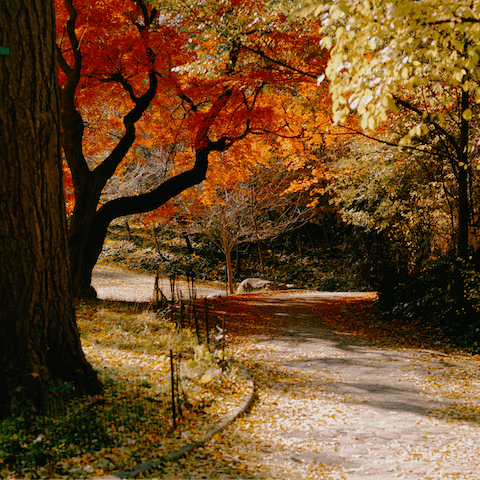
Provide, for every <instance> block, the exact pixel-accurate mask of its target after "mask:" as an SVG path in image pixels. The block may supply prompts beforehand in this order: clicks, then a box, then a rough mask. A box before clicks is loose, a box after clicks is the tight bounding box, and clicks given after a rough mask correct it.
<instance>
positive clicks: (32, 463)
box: [0, 302, 238, 478]
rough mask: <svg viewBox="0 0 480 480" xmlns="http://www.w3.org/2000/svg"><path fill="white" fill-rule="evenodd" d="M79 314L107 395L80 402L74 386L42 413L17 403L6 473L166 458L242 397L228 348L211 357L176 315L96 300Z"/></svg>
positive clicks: (0, 464)
mask: <svg viewBox="0 0 480 480" xmlns="http://www.w3.org/2000/svg"><path fill="white" fill-rule="evenodd" d="M77 318H78V325H79V330H80V333H81V340H82V348H83V350H84V352H85V355H86V357H87V360H88V361H89V362H90V363H91V364H92V366H93V367H94V368H95V370H96V371H97V373H98V375H99V377H100V379H101V381H102V383H103V385H104V388H103V392H102V394H101V395H97V396H94V397H83V398H77V399H75V398H72V397H73V396H72V395H69V390H71V389H72V387H73V385H71V384H65V385H63V386H61V387H60V388H56V389H52V390H51V391H50V392H49V395H48V396H47V398H48V401H46V402H45V405H44V410H43V411H42V412H35V411H33V410H32V408H31V406H30V405H27V404H25V405H17V406H16V407H15V409H14V410H13V411H12V412H11V415H10V416H9V417H8V418H6V419H4V420H3V421H2V422H1V423H0V478H83V477H86V476H95V475H103V474H108V473H109V472H111V471H115V470H121V469H122V468H125V467H126V466H128V465H130V466H132V465H134V464H135V463H138V462H142V461H147V460H151V459H153V458H158V457H159V456H161V455H162V453H167V452H168V451H169V448H170V447H169V446H171V444H172V442H173V443H175V441H177V442H180V443H185V440H188V439H189V438H190V437H192V436H193V437H194V436H195V434H196V433H197V432H200V431H202V428H203V430H204V428H205V425H204V424H205V423H207V424H208V426H211V424H212V423H215V421H217V416H218V412H217V402H216V399H218V398H219V396H220V394H221V395H222V396H223V397H225V396H226V395H229V394H232V395H234V394H235V393H236V389H237V387H238V385H237V384H236V374H237V373H236V370H235V368H234V367H232V368H229V369H226V368H225V367H226V361H225V358H224V357H227V354H228V351H225V352H222V355H220V354H218V353H217V355H216V356H215V355H214V351H213V347H211V348H210V349H211V350H212V353H210V350H208V348H207V347H206V346H205V345H203V346H201V345H198V340H197V338H196V336H195V335H193V333H192V331H191V330H190V329H189V328H187V327H186V326H184V328H181V329H180V328H179V327H178V325H177V324H176V323H175V322H172V321H171V318H169V316H168V314H165V313H162V314H159V313H156V312H153V311H151V310H145V309H144V308H140V307H139V306H135V305H128V304H122V303H112V302H110V303H107V302H96V303H90V304H85V303H83V304H81V305H79V306H78V308H77ZM218 357H221V358H222V361H221V362H220V361H219V360H218ZM172 363H174V365H175V372H174V379H175V381H174V394H175V403H176V405H175V409H176V413H175V418H173V414H172V382H171V378H172V371H171V364H172ZM220 364H221V365H220ZM152 446H155V448H153V449H152ZM172 448H173V447H172Z"/></svg>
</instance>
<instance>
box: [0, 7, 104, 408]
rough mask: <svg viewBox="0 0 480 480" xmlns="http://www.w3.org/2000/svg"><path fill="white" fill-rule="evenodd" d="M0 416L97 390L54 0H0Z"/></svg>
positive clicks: (98, 385)
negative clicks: (69, 204)
mask: <svg viewBox="0 0 480 480" xmlns="http://www.w3.org/2000/svg"><path fill="white" fill-rule="evenodd" d="M0 32H2V33H1V35H2V36H1V41H2V46H5V47H8V48H9V55H3V54H2V55H0V173H1V177H2V180H1V182H0V205H1V212H2V214H1V215H0V232H1V240H0V291H1V295H0V415H6V414H7V413H8V412H9V410H10V408H11V406H12V404H14V403H18V402H26V404H27V405H28V404H31V405H32V407H35V408H37V409H38V408H40V407H41V406H42V401H43V398H44V397H45V395H47V394H48V389H49V388H50V387H55V386H58V385H59V384H63V383H64V382H73V384H74V386H75V390H76V391H77V392H78V393H92V394H93V393H97V392H99V391H100V389H101V385H100V383H99V381H98V379H97V376H96V374H95V372H94V370H93V369H92V368H91V366H90V365H89V363H88V362H87V361H86V359H85V357H84V354H83V352H82V349H81V345H80V339H79V333H78V330H77V326H76V322H75V308H74V304H73V297H72V289H71V281H70V270H69V260H68V249H67V238H66V221H65V205H64V197H63V188H62V163H61V151H60V110H59V108H60V99H59V90H58V83H57V69H56V46H55V15H54V5H53V0H28V1H26V0H1V1H0Z"/></svg>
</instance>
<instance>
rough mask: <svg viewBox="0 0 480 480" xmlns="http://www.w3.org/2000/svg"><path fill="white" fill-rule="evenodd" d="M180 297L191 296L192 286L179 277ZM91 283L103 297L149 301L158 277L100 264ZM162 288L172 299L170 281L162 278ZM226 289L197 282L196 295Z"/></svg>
mask: <svg viewBox="0 0 480 480" xmlns="http://www.w3.org/2000/svg"><path fill="white" fill-rule="evenodd" d="M175 284H176V293H175V295H176V296H177V297H178V296H179V295H181V296H182V297H183V298H189V288H188V284H187V282H185V281H182V280H177V281H176V282H175ZM92 285H93V286H94V288H95V290H96V291H97V295H98V298H101V299H102V300H121V301H126V302H150V301H151V300H152V298H153V294H154V293H153V292H154V286H155V277H154V276H152V275H147V274H141V273H135V272H131V271H128V270H122V269H119V268H117V267H111V266H109V265H97V266H95V268H94V270H93V278H92ZM159 287H160V290H161V291H162V292H163V294H164V295H165V296H167V298H168V299H170V298H171V287H170V281H169V279H167V278H162V279H160V285H159ZM224 292H225V290H224V289H223V288H222V286H221V285H219V284H213V283H212V284H207V283H200V282H196V283H195V294H196V296H197V297H198V298H200V297H207V296H209V295H220V294H222V293H224Z"/></svg>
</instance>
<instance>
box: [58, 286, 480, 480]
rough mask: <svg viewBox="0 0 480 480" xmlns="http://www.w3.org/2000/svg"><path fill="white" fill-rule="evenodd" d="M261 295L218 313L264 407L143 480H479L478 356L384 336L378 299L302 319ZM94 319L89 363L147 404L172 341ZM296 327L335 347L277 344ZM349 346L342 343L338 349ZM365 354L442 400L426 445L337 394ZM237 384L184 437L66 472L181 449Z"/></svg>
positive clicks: (210, 398)
mask: <svg viewBox="0 0 480 480" xmlns="http://www.w3.org/2000/svg"><path fill="white" fill-rule="evenodd" d="M255 297H257V298H261V297H262V295H255V296H253V295H249V296H244V297H233V298H232V297H230V298H219V299H216V301H215V308H216V310H217V312H218V313H219V315H222V314H223V313H224V312H226V313H227V315H228V325H227V333H228V343H229V346H230V347H231V348H232V350H233V352H234V357H235V358H236V360H237V361H238V362H240V363H241V364H243V365H245V366H246V367H247V368H248V370H249V372H250V374H251V375H252V377H253V378H254V381H255V383H256V385H257V388H258V400H257V402H256V403H255V404H254V406H253V408H252V409H251V411H250V412H249V413H248V415H246V416H244V417H242V418H240V419H238V420H237V421H236V422H234V423H233V424H231V425H230V426H229V427H227V428H226V429H225V430H224V431H222V432H221V433H218V434H216V435H215V436H214V437H213V438H212V439H211V440H210V441H209V442H208V443H206V444H205V445H204V446H203V447H200V448H198V449H196V450H195V451H193V452H192V453H190V454H188V455H187V456H186V457H185V458H183V459H180V460H179V461H177V462H171V463H167V464H166V465H165V466H164V467H163V468H162V469H159V470H151V471H146V472H144V473H142V474H140V475H138V477H140V478H141V477H148V478H169V479H170V478H198V479H202V478H205V479H207V478H224V479H240V478H244V479H254V478H258V479H271V478H282V479H306V478H318V479H321V478H324V479H329V480H330V479H337V478H338V479H349V478H358V476H362V475H364V476H365V477H368V476H373V477H374V475H372V472H373V473H375V472H377V473H378V472H382V473H381V474H380V476H377V478H382V479H387V478H388V479H390V478H392V479H393V478H405V479H407V478H408V479H415V480H417V479H422V480H423V479H449V478H462V479H466V480H467V479H474V478H477V477H478V473H477V472H478V471H479V470H480V446H479V445H478V442H477V441H476V439H477V438H478V434H479V433H480V432H479V418H480V417H479V415H478V412H479V402H478V385H479V382H480V377H479V375H478V371H479V370H478V367H479V364H480V359H479V357H478V356H474V355H468V354H465V353H464V352H461V351H455V350H454V349H450V348H447V347H448V346H444V345H441V346H439V345H436V344H434V345H430V344H428V342H425V341H421V342H420V341H417V340H415V339H414V338H413V337H412V336H403V335H398V334H397V333H395V332H393V331H388V330H385V329H382V328H381V326H380V327H379V325H378V322H376V321H372V318H371V317H372V314H371V312H370V310H369V305H370V304H371V302H372V299H373V296H371V297H368V296H366V295H359V296H358V297H355V296H349V297H348V298H347V299H342V298H340V297H339V298H337V299H332V298H329V299H328V300H326V301H318V302H311V304H310V309H309V314H308V315H305V314H304V313H301V312H300V311H298V312H297V313H298V314H299V315H298V317H296V316H295V315H291V314H292V313H295V312H292V311H290V314H288V313H285V312H281V311H280V312H278V311H276V310H275V308H274V307H277V306H278V304H277V303H270V302H269V298H270V297H269V296H264V297H265V298H266V299H265V298H264V299H262V300H263V303H262V302H260V303H258V302H256V301H255V300H254V298H255ZM98 313H99V315H98V319H97V320H96V321H94V322H92V321H91V318H90V319H88V318H85V319H83V320H81V321H80V324H81V325H82V322H86V323H84V324H83V326H81V328H83V329H86V330H84V331H83V334H82V335H83V346H84V349H85V350H86V352H87V356H88V358H89V361H91V362H92V363H93V364H94V365H95V366H96V367H97V368H103V370H104V373H102V376H103V378H106V377H107V376H110V378H113V381H114V382H123V381H125V382H127V383H128V384H129V385H131V383H132V381H133V382H137V383H138V382H140V384H142V385H144V387H142V388H146V389H147V390H148V393H149V395H155V393H156V392H155V388H157V387H155V385H159V384H160V383H161V382H159V381H158V380H159V378H162V375H163V378H164V377H165V374H166V372H167V370H168V366H167V363H168V362H167V361H166V360H167V359H166V357H165V354H163V356H162V354H161V355H157V354H156V353H155V352H156V351H165V348H166V345H165V344H163V350H162V342H168V341H169V339H168V335H166V336H165V337H163V338H162V337H161V335H158V336H156V335H152V330H151V329H153V328H154V325H152V326H149V327H147V328H146V327H145V319H143V320H141V321H139V322H138V323H135V322H133V327H131V328H123V327H122V321H120V322H116V324H115V325H116V326H115V329H108V328H105V325H104V324H103V323H102V321H101V320H99V319H101V318H102V316H105V317H107V318H108V312H103V313H102V312H98ZM279 313H280V314H279ZM86 316H87V317H89V315H86ZM299 318H301V321H300V322H299ZM105 321H106V320H105ZM110 323H113V322H110ZM127 323H128V322H127ZM146 323H147V324H148V321H147V322H146ZM152 323H153V324H154V322H152ZM299 323H300V325H301V327H302V328H307V330H308V328H309V327H312V326H313V327H315V326H318V325H319V324H320V325H321V326H323V327H326V328H327V329H328V330H329V331H330V332H332V333H333V334H334V335H335V339H336V340H335V342H336V343H335V342H330V343H329V342H327V343H326V344H325V346H324V347H322V348H321V349H318V348H316V349H311V348H309V343H308V341H307V340H306V339H305V338H304V337H302V336H301V335H299V336H298V338H297V339H296V340H293V341H289V342H287V341H284V340H282V339H280V338H279V337H280V336H281V335H279V333H284V332H285V331H289V329H290V330H292V328H293V329H295V328H297V327H298V326H299V325H298V324H299ZM135 325H136V327H135ZM134 327H135V328H137V327H138V329H137V330H138V333H139V336H138V346H136V344H135V338H134V336H132V335H133V333H132V331H135V328H134ZM342 338H343V339H345V344H344V345H342V344H341V343H339V342H340V340H339V339H342ZM294 344H295V348H292V346H293V345H294ZM339 347H341V348H339ZM359 353H360V354H361V355H365V358H368V361H367V362H366V363H368V365H369V366H373V367H379V366H382V367H384V366H385V365H387V366H388V365H391V370H392V371H391V372H390V373H389V376H390V377H391V378H390V380H392V379H393V380H395V381H398V382H399V383H401V382H406V383H407V384H408V386H409V388H410V387H411V388H414V389H415V391H416V392H417V394H418V396H419V398H420V399H422V398H425V401H428V400H430V399H431V398H440V399H444V400H445V402H443V403H439V404H435V405H434V406H433V407H432V408H430V409H429V410H428V411H426V413H425V414H422V415H417V416H416V417H415V422H416V428H417V429H418V431H419V432H420V433H421V434H422V435H421V436H420V437H419V436H418V434H417V435H415V436H413V437H414V438H409V435H408V434H409V433H410V432H409V431H404V430H402V428H403V418H404V417H402V416H401V415H400V414H399V412H397V411H395V409H394V408H392V410H390V411H388V413H385V412H383V413H380V411H379V409H378V408H370V405H369V402H371V398H370V397H371V396H374V394H373V393H372V394H371V393H369V392H368V391H366V392H362V393H358V392H354V393H352V392H348V391H341V390H339V386H342V385H345V384H347V383H348V382H347V381H346V380H349V378H348V374H347V373H345V372H348V368H349V366H351V365H354V364H355V362H358V361H359V358H360V357H359ZM322 360H324V362H323V363H322V362H321V361H322ZM319 361H320V363H319V364H318V362H319ZM96 362H97V363H96ZM300 362H303V364H304V365H307V364H312V365H313V364H315V362H317V364H316V368H303V367H300V366H299V365H301V363H300ZM342 366H343V367H342ZM234 375H236V374H234ZM197 379H198V375H197ZM360 380H361V379H359V381H360ZM198 383H199V384H198V385H196V386H195V388H196V389H200V390H198V391H201V389H202V388H203V387H205V385H202V384H201V383H200V382H198ZM229 385H230V386H228V385H224V384H222V382H219V383H218V384H217V385H216V386H215V387H214V386H213V385H210V387H214V388H212V390H210V391H209V392H208V393H207V394H206V395H205V393H206V392H203V393H204V397H203V401H204V402H205V405H208V406H207V407H202V408H196V409H193V410H192V411H189V412H188V419H186V418H185V419H184V420H182V421H183V422H184V423H182V425H181V428H180V429H178V431H174V432H172V431H170V432H169V433H170V436H168V435H163V434H157V436H154V435H152V434H149V433H148V432H146V431H143V430H141V428H142V427H141V425H138V431H137V435H135V432H134V431H132V432H129V433H128V435H127V434H126V433H124V437H125V438H124V442H123V444H122V445H121V446H120V447H113V448H103V449H101V450H100V451H98V452H96V453H89V454H88V455H83V456H80V455H79V456H75V455H73V456H71V457H70V458H67V459H64V460H63V463H62V462H60V463H61V464H62V466H63V467H64V469H63V472H64V474H65V473H66V472H69V475H68V476H69V477H72V476H75V475H77V476H81V475H82V474H86V473H87V474H89V476H98V475H107V474H109V473H112V472H114V471H115V470H118V469H120V468H122V467H123V466H131V465H132V462H133V463H134V462H136V463H139V462H141V461H146V460H148V459H153V458H155V459H156V458H158V457H159V456H161V455H163V454H164V453H166V452H167V451H171V450H175V449H178V447H179V446H182V445H184V444H185V443H187V442H189V441H191V440H192V439H195V438H198V437H199V436H201V435H202V433H204V432H205V430H206V429H208V428H210V427H211V425H212V424H213V423H214V422H215V420H216V419H217V418H218V417H219V416H220V415H222V414H228V413H230V412H231V411H232V410H233V409H235V407H236V406H237V405H238V404H239V401H240V398H244V395H246V394H248V392H247V391H246V390H245V389H244V388H243V390H242V387H243V385H244V384H243V383H242V382H241V381H239V380H234V381H233V382H232V383H230V384H229ZM232 385H233V387H232ZM239 385H240V386H241V387H240V388H239V387H238V386H239ZM237 389H238V390H237ZM191 396H192V395H191ZM189 398H190V397H189ZM193 398H194V396H192V399H193ZM199 398H200V397H199ZM197 401H198V402H200V400H197ZM220 405H223V406H224V408H223V410H222V409H221V408H220ZM209 409H210V411H209ZM400 413H401V412H400ZM165 416H166V417H167V416H168V413H167V412H166V414H165ZM385 417H387V418H385ZM397 418H398V420H397ZM375 425H376V426H378V425H380V426H383V427H385V432H386V433H385V438H382V439H381V442H380V443H379V442H377V441H374V442H372V441H370V440H369V437H368V436H369V435H371V431H372V429H373V427H374V426H375ZM395 429H397V430H395ZM389 432H390V433H389ZM392 432H393V433H392ZM389 435H390V436H389ZM421 438H423V439H424V440H419V439H421ZM346 452H349V453H348V454H346ZM362 458H368V459H369V461H370V463H371V468H372V469H373V470H368V468H367V469H365V467H364V465H363V464H362V462H361V459H362ZM75 468H78V470H75ZM375 468H377V470H375ZM51 476H52V477H54V476H57V477H61V476H62V475H60V474H56V475H51ZM63 476H65V475H63Z"/></svg>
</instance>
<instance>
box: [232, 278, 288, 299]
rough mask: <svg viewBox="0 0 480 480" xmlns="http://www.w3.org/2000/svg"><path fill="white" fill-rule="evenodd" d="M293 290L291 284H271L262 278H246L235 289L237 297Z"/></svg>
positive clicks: (271, 282)
mask: <svg viewBox="0 0 480 480" xmlns="http://www.w3.org/2000/svg"><path fill="white" fill-rule="evenodd" d="M293 288H295V286H294V285H292V284H286V283H279V282H273V281H271V280H264V279H263V278H246V279H245V280H243V282H242V283H241V284H240V285H239V286H238V287H237V291H236V293H237V295H241V294H243V293H252V292H276V291H278V290H291V289H293Z"/></svg>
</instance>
